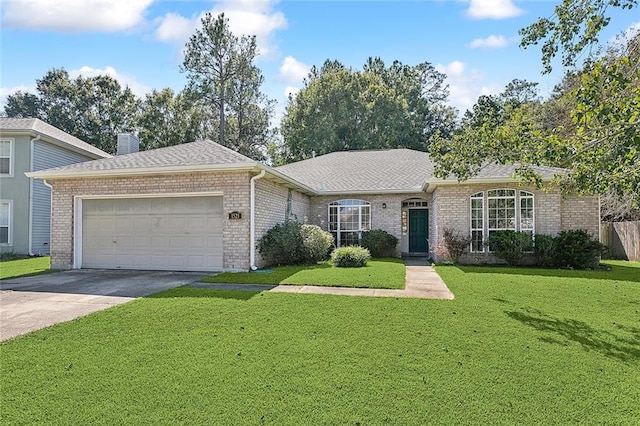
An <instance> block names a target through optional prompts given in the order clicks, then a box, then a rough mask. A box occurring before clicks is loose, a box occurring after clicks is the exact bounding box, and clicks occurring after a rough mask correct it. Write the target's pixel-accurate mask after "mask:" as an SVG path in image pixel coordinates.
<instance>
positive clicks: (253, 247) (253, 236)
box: [250, 170, 267, 271]
mask: <svg viewBox="0 0 640 426" xmlns="http://www.w3.org/2000/svg"><path fill="white" fill-rule="evenodd" d="M266 173H267V172H266V170H262V171H261V172H260V174H257V175H255V176H254V177H252V178H251V224H250V227H251V241H250V244H251V247H250V249H251V251H250V262H251V270H252V271H255V270H256V269H258V267H257V266H256V181H257V180H258V179H262V178H263V177H264V175H265V174H266Z"/></svg>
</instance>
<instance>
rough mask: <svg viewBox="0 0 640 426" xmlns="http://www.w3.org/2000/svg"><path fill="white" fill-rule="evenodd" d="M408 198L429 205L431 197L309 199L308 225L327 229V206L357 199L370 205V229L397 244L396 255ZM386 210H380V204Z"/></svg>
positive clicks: (422, 194)
mask: <svg viewBox="0 0 640 426" xmlns="http://www.w3.org/2000/svg"><path fill="white" fill-rule="evenodd" d="M409 198H422V199H425V200H427V201H428V202H429V204H431V203H430V200H431V196H430V195H429V194H426V193H424V192H418V193H407V194H373V195H372V194H361V195H355V194H354V195H323V196H317V197H311V208H310V215H309V223H312V224H314V225H318V226H320V227H321V228H322V229H324V230H328V229H329V223H328V221H329V207H328V206H329V204H330V203H332V202H334V201H338V200H345V199H357V200H363V201H366V202H368V203H371V229H382V230H384V231H387V232H388V233H390V234H391V235H393V236H394V237H396V238H398V240H399V242H398V245H397V246H396V255H397V256H400V253H401V251H402V229H401V227H402V222H401V220H402V219H401V214H402V213H401V212H402V201H404V200H406V199H409ZM383 203H384V204H386V206H387V207H386V208H382V204H383ZM431 214H432V213H431V206H430V205H429V216H430V217H429V233H430V234H431V232H432V225H431V224H432V221H431Z"/></svg>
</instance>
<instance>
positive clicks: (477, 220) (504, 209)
mask: <svg viewBox="0 0 640 426" xmlns="http://www.w3.org/2000/svg"><path fill="white" fill-rule="evenodd" d="M470 206H471V226H470V228H471V251H472V252H483V251H485V247H484V241H486V239H487V238H488V237H489V236H490V235H491V234H492V233H494V232H496V231H503V230H513V231H522V232H527V233H529V234H531V236H532V237H533V235H534V233H535V220H534V218H535V215H534V202H533V194H532V193H531V192H527V191H516V190H515V189H492V190H490V191H487V192H486V195H485V193H484V192H478V193H475V194H473V195H471V197H470Z"/></svg>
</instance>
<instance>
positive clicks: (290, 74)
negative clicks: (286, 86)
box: [278, 56, 311, 84]
mask: <svg viewBox="0 0 640 426" xmlns="http://www.w3.org/2000/svg"><path fill="white" fill-rule="evenodd" d="M310 69H311V67H310V66H309V65H307V64H304V63H302V62H300V61H298V60H297V59H296V58H294V57H293V56H287V57H286V58H284V60H283V61H282V65H280V74H279V75H278V79H279V80H280V81H284V82H285V83H290V84H296V83H301V82H302V80H304V79H305V77H306V76H307V75H308V74H309V70H310Z"/></svg>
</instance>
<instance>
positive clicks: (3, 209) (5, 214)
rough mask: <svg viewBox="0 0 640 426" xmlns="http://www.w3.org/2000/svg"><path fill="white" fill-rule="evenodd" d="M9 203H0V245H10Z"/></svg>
mask: <svg viewBox="0 0 640 426" xmlns="http://www.w3.org/2000/svg"><path fill="white" fill-rule="evenodd" d="M10 220H11V201H0V244H10V243H11V240H10V238H9V237H10V234H9V228H10V226H11V223H10Z"/></svg>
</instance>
